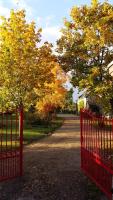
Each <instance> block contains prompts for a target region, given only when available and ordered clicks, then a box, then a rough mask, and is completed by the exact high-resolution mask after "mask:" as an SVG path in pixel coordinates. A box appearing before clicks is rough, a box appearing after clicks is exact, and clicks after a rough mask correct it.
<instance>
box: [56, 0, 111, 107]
mask: <svg viewBox="0 0 113 200" xmlns="http://www.w3.org/2000/svg"><path fill="white" fill-rule="evenodd" d="M71 18H72V19H71V21H70V22H69V21H67V20H65V21H66V23H65V24H64V28H63V29H62V36H61V38H60V39H59V40H58V42H57V44H58V48H57V51H58V52H59V53H60V55H59V63H60V64H61V65H62V68H63V69H64V70H65V71H66V72H67V71H72V72H73V73H72V74H73V77H72V83H73V85H74V86H79V88H80V89H81V90H84V89H86V91H87V93H88V95H92V94H94V95H96V96H98V97H100V96H101V98H103V99H105V98H106V97H105V92H104V90H105V91H106V94H107V93H108V98H110V96H112V97H113V94H112V92H111V88H112V87H111V88H108V87H107V85H108V84H110V83H111V79H110V78H109V76H108V75H107V71H106V68H107V65H108V64H109V62H111V61H112V59H113V48H112V46H113V20H112V19H113V6H112V5H111V4H109V3H108V2H103V3H100V2H98V0H92V3H91V5H90V6H86V5H84V6H81V7H77V6H74V7H73V8H72V10H71ZM71 24H73V25H74V26H73V27H71ZM67 27H69V28H67ZM101 83H102V84H101ZM103 86H104V87H103ZM103 88H104V89H103ZM101 98H100V101H101ZM108 98H107V99H108ZM102 103H103V104H104V101H102Z"/></svg>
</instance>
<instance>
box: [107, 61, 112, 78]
mask: <svg viewBox="0 0 113 200" xmlns="http://www.w3.org/2000/svg"><path fill="white" fill-rule="evenodd" d="M107 70H108V71H109V74H110V75H111V76H113V61H112V62H110V63H109V64H108V66H107Z"/></svg>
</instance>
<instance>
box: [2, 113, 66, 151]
mask: <svg viewBox="0 0 113 200" xmlns="http://www.w3.org/2000/svg"><path fill="white" fill-rule="evenodd" d="M62 123H63V119H62V118H58V117H57V118H56V119H55V120H53V121H52V122H51V123H50V124H49V125H45V124H41V125H39V124H37V123H35V125H31V124H30V123H26V121H24V131H23V138H24V142H23V143H24V144H25V145H26V144H30V143H32V142H34V141H37V140H39V139H41V138H43V137H46V136H47V135H48V133H52V132H54V131H55V130H56V129H57V128H59V127H60V126H61V125H62ZM12 127H13V130H12V136H11V129H10V126H8V128H7V134H6V127H5V126H4V127H3V129H1V128H0V133H1V134H0V136H1V141H2V143H1V141H0V143H1V144H0V146H2V149H11V148H16V147H18V146H19V142H18V141H16V139H17V140H18V138H17V137H18V136H19V135H16V127H15V123H14V122H13V126H12ZM17 132H18V130H17ZM11 137H12V143H11ZM15 141H16V142H15ZM11 146H12V147H11Z"/></svg>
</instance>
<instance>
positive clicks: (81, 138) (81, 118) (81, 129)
mask: <svg viewBox="0 0 113 200" xmlns="http://www.w3.org/2000/svg"><path fill="white" fill-rule="evenodd" d="M82 131H83V111H82V110H80V134H81V137H80V141H81V168H82V167H83V165H82V164H83V163H82V151H83V150H82V143H83V132H82Z"/></svg>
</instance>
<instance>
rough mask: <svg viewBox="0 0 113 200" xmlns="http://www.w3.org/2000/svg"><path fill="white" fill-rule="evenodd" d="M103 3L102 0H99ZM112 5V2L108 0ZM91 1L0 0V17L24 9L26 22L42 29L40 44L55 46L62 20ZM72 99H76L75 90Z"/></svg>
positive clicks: (59, 34)
mask: <svg viewBox="0 0 113 200" xmlns="http://www.w3.org/2000/svg"><path fill="white" fill-rule="evenodd" d="M101 2H103V0H101ZM108 2H109V3H111V4H113V0H109V1H108ZM90 3H91V0H0V15H3V16H5V17H8V16H9V14H10V9H12V8H13V9H17V8H18V9H25V10H26V19H27V21H29V22H30V21H33V20H34V21H35V23H36V27H37V28H42V42H45V41H49V42H51V43H53V44H54V45H55V43H56V40H58V38H60V36H61V32H60V30H61V28H62V27H63V19H64V18H65V17H66V18H67V19H70V11H71V8H72V7H73V6H74V5H77V6H80V5H84V4H88V5H90ZM74 99H75V100H76V99H77V91H76V90H75V93H74Z"/></svg>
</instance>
